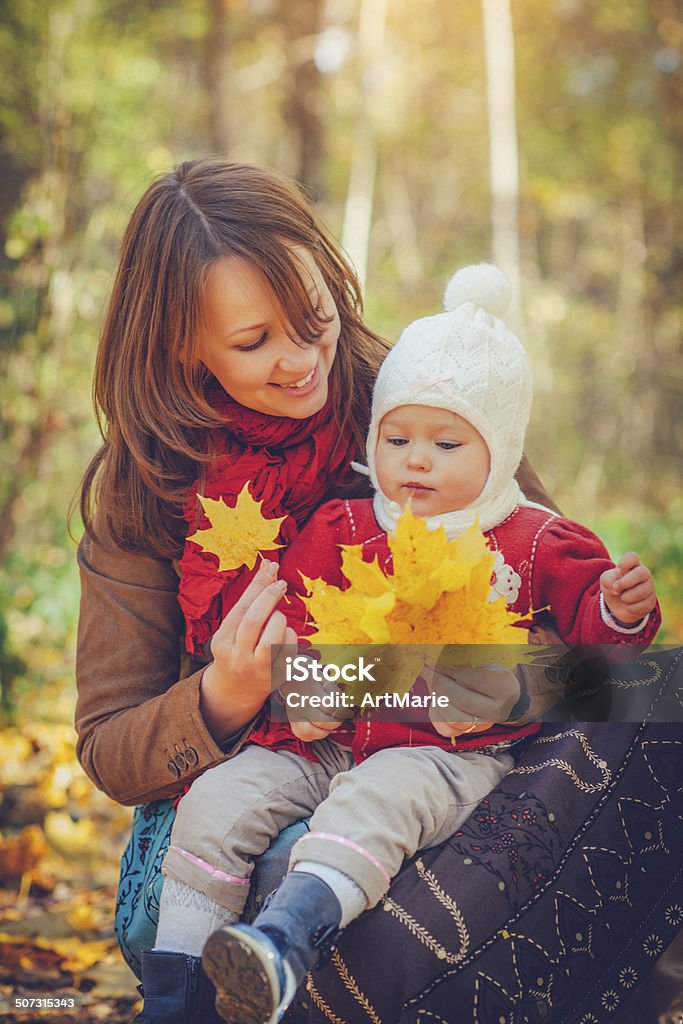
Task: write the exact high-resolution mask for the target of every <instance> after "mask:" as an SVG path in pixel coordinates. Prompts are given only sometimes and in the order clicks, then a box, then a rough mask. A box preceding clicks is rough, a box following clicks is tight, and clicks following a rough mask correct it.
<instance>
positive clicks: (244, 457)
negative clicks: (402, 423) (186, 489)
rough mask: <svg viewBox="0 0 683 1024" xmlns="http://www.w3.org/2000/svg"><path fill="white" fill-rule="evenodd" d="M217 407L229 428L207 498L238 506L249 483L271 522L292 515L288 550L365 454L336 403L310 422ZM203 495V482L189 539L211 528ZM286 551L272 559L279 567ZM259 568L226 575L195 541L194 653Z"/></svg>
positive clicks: (189, 638)
mask: <svg viewBox="0 0 683 1024" xmlns="http://www.w3.org/2000/svg"><path fill="white" fill-rule="evenodd" d="M211 404H212V405H213V407H214V408H215V409H216V410H217V411H218V412H219V413H221V414H224V415H225V417H226V425H225V427H220V428H217V429H216V430H215V431H214V432H213V434H212V437H211V441H212V443H213V445H214V449H215V450H216V451H217V453H218V454H217V456H216V459H215V461H214V462H213V463H212V465H211V466H210V469H209V471H208V473H207V479H206V481H205V483H204V485H203V490H202V493H203V495H204V496H205V497H208V498H213V499H214V500H215V499H217V498H219V497H222V498H223V499H224V500H225V501H226V502H227V504H228V505H230V506H233V505H235V503H236V500H237V495H238V494H239V493H240V491H241V490H242V488H243V487H244V485H245V484H246V483H247V482H249V484H250V487H249V490H250V492H251V494H252V496H253V497H254V498H255V499H256V500H257V501H263V505H262V506H261V512H262V513H263V515H264V516H266V517H267V518H272V517H274V516H287V518H286V519H285V521H284V522H283V523H282V526H281V529H280V535H279V539H280V542H281V543H282V544H283V545H285V546H286V545H288V544H289V543H290V542H291V541H292V540H293V539H294V538H295V537H296V535H297V534H298V532H299V530H300V529H301V527H302V526H303V525H304V524H305V523H306V521H307V520H308V518H309V517H310V516H311V514H312V513H313V512H314V511H315V509H316V508H318V507H319V506H320V505H321V504H323V502H324V501H327V500H329V499H330V498H332V497H334V496H335V490H336V489H337V488H338V487H339V485H340V484H342V483H344V482H345V481H348V480H350V479H351V478H352V477H353V471H352V470H351V468H350V462H351V460H352V459H353V458H356V457H357V454H358V453H357V446H356V444H355V442H354V439H353V437H352V435H351V434H350V432H349V433H348V434H347V435H344V436H340V434H339V427H338V425H337V423H336V421H335V419H334V416H333V415H332V410H331V405H330V401H329V399H328V401H327V403H326V405H325V406H324V407H323V408H322V409H321V410H320V412H318V413H316V414H315V416H310V417H308V418H307V419H303V420H294V419H290V418H289V417H285V416H267V415H266V414H265V413H260V412H255V411H254V410H253V409H247V408H246V407H245V406H243V405H240V404H239V403H238V402H235V401H234V400H233V399H232V398H230V396H229V395H227V394H226V393H225V392H224V391H222V390H220V391H216V392H215V393H214V394H213V395H212V396H211ZM198 488H199V481H195V483H194V485H193V487H192V490H191V492H190V496H189V498H188V501H187V502H186V505H185V517H186V519H187V523H188V533H194V532H195V530H196V529H205V528H206V527H207V526H208V525H209V522H208V520H207V518H206V516H204V515H202V516H201V518H200V519H199V520H198V518H197V513H198V502H197V492H198ZM282 550H284V549H283V548H281V549H279V551H282ZM279 551H269V552H264V554H267V557H268V558H270V559H271V560H277V559H278V556H279ZM258 565H259V562H258V561H257V563H256V566H255V567H254V569H253V570H249V569H247V568H246V566H242V567H241V568H240V569H232V570H228V571H225V570H224V571H223V572H218V560H217V558H216V556H215V555H211V554H209V553H207V552H205V551H203V550H202V549H201V548H200V547H199V546H198V545H197V544H195V543H193V542H192V541H187V542H186V544H185V550H184V552H183V555H182V558H181V559H180V568H181V573H182V575H181V579H180V588H179V593H178V600H179V602H180V607H181V608H182V610H183V613H184V615H185V623H186V627H187V630H186V644H187V649H188V651H189V652H190V653H191V654H197V655H202V654H203V653H204V651H205V648H206V644H207V641H209V640H210V639H211V637H212V636H213V634H214V633H215V632H216V630H217V628H218V626H219V625H220V623H221V622H222V621H223V619H224V618H225V616H226V614H227V613H228V612H229V611H230V609H231V608H232V606H233V605H234V603H235V601H237V600H238V598H239V597H240V595H241V594H242V593H243V591H244V590H245V589H246V587H247V586H248V584H249V583H250V581H251V579H252V578H253V576H254V575H255V573H256V572H257V570H258Z"/></svg>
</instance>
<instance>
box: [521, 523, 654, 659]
mask: <svg viewBox="0 0 683 1024" xmlns="http://www.w3.org/2000/svg"><path fill="white" fill-rule="evenodd" d="M612 568H614V562H613V561H612V560H611V559H610V557H609V553H608V551H607V548H606V547H605V545H604V544H603V543H602V541H601V540H600V538H599V537H596V535H595V534H594V533H593V532H592V531H591V530H589V529H588V528H587V527H585V526H582V525H581V524H580V523H575V522H573V521H572V520H569V519H562V518H559V517H558V518H556V519H553V520H551V521H550V524H549V526H548V527H547V529H546V530H545V531H544V532H543V534H542V535H541V537H540V539H539V541H538V547H537V550H536V554H535V557H534V560H533V567H532V579H531V594H532V601H533V607H534V609H536V610H541V609H542V608H545V607H546V606H548V605H549V606H550V615H551V617H552V619H553V621H554V622H555V624H556V626H557V631H558V633H559V635H560V637H561V638H562V640H563V641H564V643H566V644H569V645H571V646H573V645H579V644H634V645H637V646H639V647H647V646H648V644H651V643H652V641H653V640H654V638H655V635H656V633H657V630H658V629H659V626H660V625H661V614H660V610H659V605H657V606H656V607H655V609H654V610H653V611H652V612H651V613H650V615H649V616H647V617H646V619H645V620H644V621H643V622H642V623H637V624H636V625H635V626H634V627H631V628H628V627H624V626H620V625H619V624H618V623H617V622H616V621H615V620H614V619H613V618H612V616H611V615H610V613H609V609H608V608H607V606H606V605H605V603H604V601H603V600H602V598H601V595H600V576H601V575H602V573H603V572H605V570H607V569H612Z"/></svg>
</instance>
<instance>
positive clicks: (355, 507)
mask: <svg viewBox="0 0 683 1024" xmlns="http://www.w3.org/2000/svg"><path fill="white" fill-rule="evenodd" d="M486 538H487V540H488V543H489V545H490V547H491V548H492V549H493V550H494V551H496V552H499V555H498V557H497V560H496V563H495V565H494V572H493V576H492V587H493V590H494V592H496V593H500V594H505V595H506V597H507V599H508V606H509V607H510V609H511V610H512V611H515V612H517V613H519V614H520V615H521V616H523V615H525V614H526V613H527V612H528V611H529V609H541V608H545V607H547V606H548V605H549V606H550V608H551V615H552V618H553V620H554V622H555V625H556V628H557V631H558V633H559V635H560V637H561V638H562V640H563V641H564V642H565V643H567V644H569V645H575V644H615V643H636V644H638V645H639V646H646V645H647V644H649V643H651V642H652V640H653V639H654V636H655V634H656V632H657V629H658V628H659V624H660V615H659V608H657V609H656V610H655V612H653V613H652V614H651V615H650V616H649V618H648V621H647V623H646V624H645V626H644V628H642V629H640V630H638V631H625V630H623V629H621V628H620V627H618V626H617V625H616V623H614V624H610V623H611V617H610V616H609V613H608V612H607V610H606V609H603V608H602V607H601V600H600V584H599V580H600V576H601V574H602V573H603V572H604V571H605V570H606V569H610V568H612V567H613V564H614V563H613V562H612V561H611V560H610V558H609V554H608V552H607V550H606V548H605V546H604V544H603V543H602V541H601V540H600V539H599V538H598V537H596V535H595V534H594V533H592V532H591V531H590V530H589V529H587V528H586V527H585V526H581V525H580V524H579V523H575V522H573V521H571V520H569V519H565V518H563V517H561V516H557V515H555V514H554V513H552V512H549V511H547V510H545V509H540V508H537V507H532V506H524V505H519V506H517V508H515V509H514V511H513V512H512V513H511V514H510V515H509V516H508V517H507V518H506V519H505V520H504V521H503V522H502V523H500V524H499V525H498V526H496V527H495V528H494V529H493V530H489V531H488V532H487V533H486ZM341 544H353V545H360V546H361V547H362V552H363V558H364V560H365V561H368V562H369V561H372V560H373V559H377V560H378V562H379V565H380V567H381V568H382V569H383V570H384V571H385V572H387V573H389V574H390V573H391V571H392V565H391V552H390V549H389V545H388V542H387V535H386V533H385V532H384V530H382V529H381V527H380V526H379V525H378V523H377V520H376V519H375V516H374V513H373V508H372V500H371V499H369V498H366V499H356V500H353V501H341V500H335V501H331V502H328V503H327V504H326V505H324V506H323V507H322V508H320V509H319V510H318V511H317V512H316V513H315V514H314V515H313V517H312V518H311V520H310V521H309V522H308V524H307V525H306V526H305V527H304V529H303V530H302V532H301V533H300V534H299V536H298V537H297V538H296V539H295V540H294V541H293V542H292V544H290V546H289V547H288V549H287V551H286V553H285V555H284V557H283V559H282V563H281V567H280V577H281V578H282V579H285V580H286V581H287V583H288V603H287V604H286V605H282V606H281V607H282V610H283V611H284V612H285V614H286V615H287V618H288V622H289V625H290V626H291V627H292V628H293V629H294V630H295V632H296V633H297V635H298V636H305V635H306V633H307V632H310V629H307V627H306V625H305V608H304V605H303V603H302V602H301V601H300V600H297V597H296V595H299V594H302V593H303V592H304V587H303V583H302V580H301V577H300V575H299V574H300V573H301V574H303V575H304V576H307V577H309V578H311V579H318V578H320V579H324V580H325V581H326V582H328V583H330V584H332V585H334V586H338V587H343V584H344V579H343V576H342V573H341V552H340V548H339V545H341ZM603 613H604V614H603ZM453 642H457V637H453ZM411 717H412V715H411ZM538 728H539V726H538V724H536V723H529V724H527V725H522V726H518V727H515V726H514V725H509V724H502V725H495V726H492V727H491V728H490V729H488V730H487V731H486V732H481V733H473V734H465V735H463V736H459V737H457V739H456V743H455V745H453V743H452V742H451V740H450V738H447V737H443V736H439V734H438V733H437V732H436V730H435V729H434V728H433V726H432V724H431V722H430V721H429V719H428V717H427V713H426V711H425V713H424V716H423V718H422V720H421V721H414V722H410V723H407V722H404V721H390V722H387V721H376V720H374V719H373V716H372V714H370V715H363V716H361V717H360V718H357V719H355V720H354V721H353V722H350V723H347V724H344V725H343V726H341V727H340V728H339V729H337V730H336V731H335V732H333V733H332V734H331V736H332V738H333V739H335V740H336V741H338V742H340V743H343V744H344V745H347V746H350V747H351V748H352V750H353V753H354V756H355V758H356V761H359V760H363V759H364V758H366V757H368V756H369V755H370V754H372V753H373V752H374V751H376V750H380V749H382V748H384V747H397V746H422V745H425V744H427V745H430V746H438V747H441V748H442V749H446V750H474V749H482V748H491V747H492V746H495V745H497V744H501V745H502V746H501V749H502V748H503V747H504V746H506V745H508V744H509V743H511V742H514V741H515V740H518V739H520V738H521V737H522V736H526V735H529V734H530V733H533V732H536V731H537V730H538ZM251 738H252V740H253V742H256V743H259V744H263V745H265V746H276V747H283V746H284V747H286V748H288V749H291V750H296V751H297V752H298V753H303V754H304V756H307V757H309V758H311V759H314V754H313V753H312V751H311V749H310V746H309V745H307V744H303V743H302V742H301V741H299V740H297V739H296V738H295V737H294V736H293V735H292V734H291V732H290V730H289V728H288V726H286V725H285V724H283V723H276V722H266V723H264V725H263V726H261V727H260V728H259V729H257V730H256V731H255V732H254V733H253V734H252V737H251Z"/></svg>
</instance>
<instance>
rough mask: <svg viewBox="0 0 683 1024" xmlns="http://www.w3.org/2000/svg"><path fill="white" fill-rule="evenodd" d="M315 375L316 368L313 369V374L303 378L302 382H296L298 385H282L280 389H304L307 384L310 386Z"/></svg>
mask: <svg viewBox="0 0 683 1024" xmlns="http://www.w3.org/2000/svg"><path fill="white" fill-rule="evenodd" d="M314 373H315V366H314V367H313V369H312V370H311V372H310V373H309V374H308V376H307V377H302V378H301V380H298V381H297V382H296V384H280V387H281V388H302V387H304V386H305V385H306V384H309V383H310V382H311V381H312V380H313V374H314Z"/></svg>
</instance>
